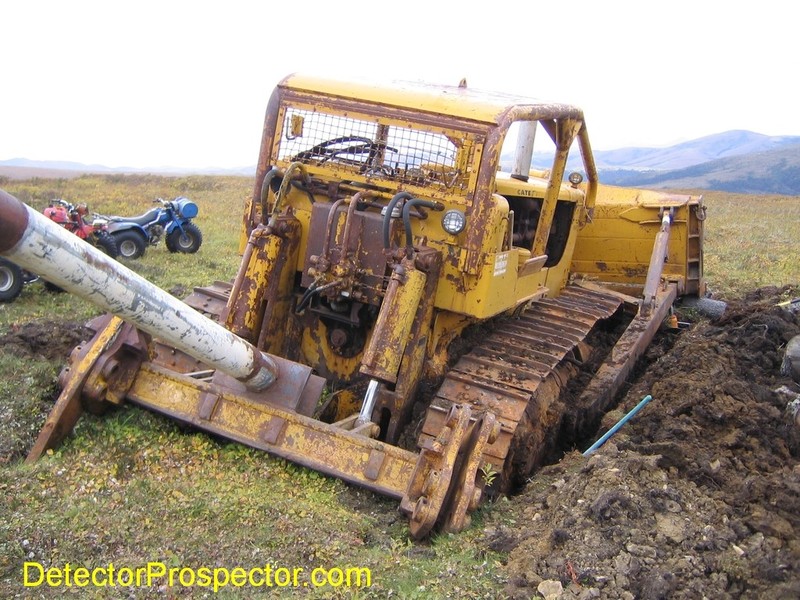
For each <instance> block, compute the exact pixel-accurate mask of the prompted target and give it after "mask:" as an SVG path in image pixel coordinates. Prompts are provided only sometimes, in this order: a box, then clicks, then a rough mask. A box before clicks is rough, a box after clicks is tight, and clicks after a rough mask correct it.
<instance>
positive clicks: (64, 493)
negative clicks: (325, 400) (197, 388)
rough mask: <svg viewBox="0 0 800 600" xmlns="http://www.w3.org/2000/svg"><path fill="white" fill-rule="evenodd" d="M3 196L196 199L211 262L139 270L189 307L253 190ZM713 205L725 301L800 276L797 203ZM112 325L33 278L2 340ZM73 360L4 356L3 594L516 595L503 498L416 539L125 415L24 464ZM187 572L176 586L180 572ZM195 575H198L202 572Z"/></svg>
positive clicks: (712, 258)
mask: <svg viewBox="0 0 800 600" xmlns="http://www.w3.org/2000/svg"><path fill="white" fill-rule="evenodd" d="M2 187H3V188H4V189H5V190H6V191H8V192H9V193H11V194H13V195H15V196H17V197H18V198H20V199H21V200H23V201H25V202H27V203H28V204H30V205H31V206H33V207H34V208H36V209H41V208H43V207H44V206H45V205H46V204H47V202H48V200H50V199H52V198H58V197H63V198H65V199H68V200H71V201H73V202H78V201H83V202H87V203H88V204H89V206H90V209H91V210H94V211H98V212H101V213H122V214H132V213H133V212H144V211H145V210H147V209H148V208H150V207H151V202H152V200H153V199H154V198H155V197H164V198H171V197H174V196H177V195H186V196H189V197H190V198H192V199H193V200H195V201H196V202H197V203H198V204H199V206H200V215H199V218H198V219H197V220H196V222H197V224H198V225H199V227H200V228H201V229H202V231H203V233H204V243H203V247H202V249H201V250H200V252H199V253H198V254H196V255H192V256H184V255H173V254H170V253H168V252H167V250H166V248H165V247H164V246H163V245H162V246H160V247H155V248H150V249H148V251H147V254H146V255H145V257H144V258H143V259H141V260H139V261H132V262H130V263H126V264H127V266H129V267H131V268H133V269H134V270H136V271H137V272H139V273H140V274H141V275H143V276H144V277H146V278H148V279H150V280H152V281H153V282H154V283H156V284H157V285H159V286H160V287H162V288H164V289H166V290H168V291H170V292H171V293H173V294H175V295H176V296H183V295H185V294H186V293H188V291H190V290H191V288H192V287H193V286H195V285H202V284H207V283H209V282H211V281H213V280H215V279H220V280H228V279H231V278H232V277H233V275H234V274H235V271H236V268H237V266H238V262H239V257H238V254H237V246H238V232H239V224H240V221H241V213H242V206H243V203H244V201H245V199H246V198H247V196H248V195H249V194H250V192H251V188H252V181H251V180H250V179H247V178H223V177H188V178H161V177H150V176H105V177H99V176H87V177H80V178H76V179H70V180H28V181H10V182H6V183H4V184H3V185H2ZM706 199H707V205H708V221H707V223H706V225H707V237H706V274H707V277H708V280H709V286H710V288H711V289H712V290H714V291H715V293H717V294H718V295H719V296H720V297H723V298H733V297H736V296H738V295H740V294H741V293H742V292H744V291H746V290H748V289H752V288H754V287H759V286H765V285H776V286H783V285H787V284H790V285H794V286H796V285H797V284H798V283H799V282H800V256H798V247H799V245H798V243H797V241H796V240H797V239H798V236H800V198H797V197H777V196H770V197H756V196H737V195H732V194H721V193H708V194H706ZM794 292H795V293H797V289H796V287H795V290H794ZM97 313H98V311H97V310H96V309H95V308H94V307H92V306H91V305H89V304H87V303H86V302H84V301H82V300H80V299H78V298H75V297H72V296H70V295H68V294H51V293H48V292H45V291H44V289H43V287H42V285H41V284H40V283H34V284H31V285H29V286H27V288H26V289H25V290H24V291H23V294H22V295H21V297H20V298H19V299H18V300H17V301H16V302H15V303H13V304H10V305H0V335H5V334H8V333H12V332H18V331H23V330H24V328H25V327H26V325H27V324H29V323H32V322H48V323H50V325H49V326H50V327H51V328H53V329H57V328H58V327H59V326H60V325H59V324H60V323H63V322H65V321H70V322H74V321H79V322H82V321H84V320H86V319H87V318H88V317H90V316H93V315H95V314H97ZM62 363H63V357H61V358H53V359H52V360H47V359H44V358H33V357H31V356H18V355H16V354H15V353H14V352H13V351H10V350H7V349H6V348H4V347H0V497H1V498H2V499H3V500H2V502H0V597H4V598H11V597H20V598H24V597H40V596H41V597H61V596H63V595H64V590H63V589H59V588H55V587H53V588H51V587H48V586H47V585H46V584H44V585H41V586H39V587H36V588H25V587H23V564H24V563H25V562H26V561H27V562H29V563H41V564H43V565H44V566H45V567H48V566H61V567H63V566H64V565H65V564H66V563H70V564H71V565H72V566H73V568H75V567H78V566H84V567H87V568H89V569H93V568H97V567H101V568H106V567H108V565H109V564H113V565H115V566H116V568H117V569H122V568H125V567H127V568H136V567H139V566H145V565H148V563H150V564H152V565H154V566H153V572H154V573H157V572H158V570H159V569H160V565H162V564H163V566H164V568H165V569H170V568H176V569H177V568H183V567H187V568H190V569H194V571H193V572H192V573H193V574H195V575H198V576H199V573H200V570H201V569H202V568H208V569H214V568H227V569H234V568H235V567H243V568H245V569H248V570H249V569H251V568H255V567H260V568H262V569H263V567H264V566H265V565H270V566H271V567H272V569H273V572H274V573H275V574H276V575H277V574H278V571H277V569H278V568H283V569H288V570H289V571H286V573H289V572H291V571H293V570H295V569H302V572H297V573H298V574H299V579H298V586H297V587H292V588H291V589H293V590H294V591H296V592H297V593H298V594H302V595H303V596H306V597H313V598H339V597H341V598H345V597H347V598H349V597H356V598H373V597H374V598H385V597H389V596H390V595H391V597H397V598H495V597H497V595H498V593H499V590H501V589H502V586H503V582H504V580H505V575H504V571H503V565H502V562H503V554H502V552H500V551H495V550H492V549H490V547H489V546H488V544H487V541H486V540H487V534H486V531H491V530H492V529H494V528H497V527H499V526H501V525H502V526H506V527H512V528H513V527H514V523H513V522H512V521H511V518H510V517H509V516H508V513H507V512H505V511H504V510H503V504H504V502H505V501H500V502H498V503H496V504H490V505H486V506H484V507H483V508H481V509H480V510H479V511H478V512H477V513H476V515H475V517H474V519H473V525H472V527H471V528H469V529H468V530H467V531H465V532H462V533H461V534H458V535H438V536H435V537H434V538H433V539H431V540H430V541H429V542H426V543H422V544H412V543H411V542H410V541H409V538H408V530H407V525H406V522H405V519H404V518H403V517H402V516H401V515H399V514H398V512H397V504H396V502H394V501H392V500H387V499H385V498H382V497H380V496H376V495H374V494H371V493H369V492H366V491H363V490H359V489H356V488H353V487H350V486H348V485H345V484H344V483H342V482H341V481H338V480H334V479H330V478H327V477H324V476H321V475H319V474H317V473H315V472H313V471H309V470H307V469H304V468H302V467H297V466H295V465H292V464H290V463H287V462H285V461H283V460H280V459H276V458H273V457H270V456H269V455H266V454H264V453H262V452H258V451H255V450H250V449H248V448H245V447H242V446H240V445H237V444H233V443H228V442H225V441H223V440H219V439H216V438H212V437H209V436H207V435H204V434H201V433H191V432H186V431H184V430H182V429H180V428H179V427H178V426H176V425H175V424H174V423H173V422H171V421H169V420H167V419H164V418H161V417H159V416H157V415H153V414H150V413H147V412H145V411H142V410H139V409H137V408H133V407H128V406H126V407H123V408H122V409H120V410H117V411H114V412H113V413H112V414H110V415H107V416H105V417H103V418H97V417H91V416H84V417H83V418H82V419H81V421H80V422H79V424H78V426H77V428H76V430H75V432H74V435H73V436H71V437H70V438H69V439H68V440H67V441H66V443H65V444H63V445H62V446H61V447H60V448H59V449H58V450H56V451H55V452H52V453H49V454H48V455H47V456H46V457H45V458H44V459H43V460H41V461H39V462H38V463H36V464H34V465H23V464H22V462H21V460H20V459H21V457H22V456H24V453H25V452H26V450H27V449H28V448H29V447H30V444H31V443H32V440H33V438H34V436H35V434H36V432H37V431H38V429H39V428H40V427H41V424H42V423H43V421H44V418H45V417H46V412H47V410H48V408H49V406H50V405H51V404H52V400H53V399H54V397H55V394H56V393H57V389H56V385H55V378H56V376H57V374H58V372H59V370H60V368H61V367H62ZM31 568H32V569H33V567H31ZM315 568H323V569H326V570H328V571H329V574H332V575H333V576H334V580H333V583H337V582H338V581H339V580H338V579H336V577H337V576H338V575H339V574H347V573H349V574H351V575H352V576H353V577H355V575H356V574H360V575H362V577H365V574H366V571H359V572H357V571H348V569H353V568H358V569H369V573H370V584H371V585H370V587H365V586H362V587H360V588H352V587H351V588H347V587H346V586H344V585H339V586H334V585H327V586H324V587H320V588H315V587H314V586H313V585H311V579H310V575H311V573H312V570H313V569H315ZM337 569H338V570H339V571H337ZM31 573H32V575H36V573H37V572H36V571H35V570H34V571H31ZM174 573H175V578H176V581H178V580H177V578H178V576H179V575H180V573H181V572H180V571H177V570H176V571H175V572H174ZM280 573H281V576H283V574H284V571H281V572H280ZM182 576H183V577H184V580H188V578H189V576H190V572H189V571H188V570H186V571H184V572H183V575H182ZM283 581H284V580H283V579H280V580H278V579H276V580H273V583H274V584H275V585H274V586H273V587H271V588H270V587H266V586H265V587H259V588H252V587H249V586H248V587H245V588H244V589H243V590H242V589H239V588H236V587H235V586H234V585H233V584H232V583H231V584H229V585H228V586H226V587H224V588H222V589H220V590H219V591H218V593H216V594H215V593H214V591H213V589H212V588H210V587H207V586H205V587H199V586H198V585H195V587H193V588H183V587H181V586H180V585H176V586H173V587H166V586H165V584H166V579H165V578H161V579H159V580H158V581H157V583H156V585H154V586H152V587H143V588H125V587H116V588H112V587H109V586H105V587H99V588H77V587H73V588H72V591H74V592H76V593H77V594H78V595H79V597H84V596H88V597H100V598H105V597H108V598H119V597H131V596H133V597H164V596H167V597H193V598H196V597H211V596H216V597H220V598H238V597H251V596H252V595H253V594H254V593H255V594H257V595H263V596H275V597H277V596H280V595H285V592H286V590H287V589H289V588H286V587H283V588H281V587H278V583H280V582H283ZM354 581H355V580H354ZM365 581H366V580H365V579H362V584H363V583H365ZM198 582H199V579H198V580H197V581H196V584H197V583H198ZM292 583H293V582H292ZM304 584H305V585H304ZM159 586H161V587H159Z"/></svg>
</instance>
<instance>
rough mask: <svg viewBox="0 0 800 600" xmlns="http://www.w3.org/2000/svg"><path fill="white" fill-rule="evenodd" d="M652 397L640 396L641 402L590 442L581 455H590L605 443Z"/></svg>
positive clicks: (648, 395)
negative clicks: (593, 441)
mask: <svg viewBox="0 0 800 600" xmlns="http://www.w3.org/2000/svg"><path fill="white" fill-rule="evenodd" d="M652 399H653V397H652V396H651V395H650V394H647V396H645V397H644V398H642V400H641V402H639V404H637V405H636V406H634V407H633V409H632V410H631V412H629V413H628V414H627V415H625V416H624V417H622V418H621V419H620V420H619V421H617V423H616V425H614V426H613V427H612V428H611V429H609V430H608V431H607V432H606V434H605V435H604V436H603V437H601V438H600V439H599V440H597V441H596V442H595V443H594V444H592V445H591V446H590V447H589V449H588V450H586V452H584V453H583V455H584V456H590V455H592V454H594V451H595V450H597V449H598V448H599V447H600V446H602V445H603V444H605V443H606V442H607V441H608V438H610V437H611V436H612V435H614V434H615V433H617V431H619V429H620V427H622V426H623V425H625V423H627V422H628V421H629V420H630V419H631V418H632V417H633V416H634V415H635V414H636V413H638V412H639V411H640V410H642V409H643V408H644V407H645V405H646V404H647V403H648V402H650V400H652Z"/></svg>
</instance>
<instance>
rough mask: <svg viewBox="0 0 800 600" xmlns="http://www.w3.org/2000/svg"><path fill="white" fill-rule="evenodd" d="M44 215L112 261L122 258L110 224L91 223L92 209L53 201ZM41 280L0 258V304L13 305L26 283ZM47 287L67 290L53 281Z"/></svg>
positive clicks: (47, 282)
mask: <svg viewBox="0 0 800 600" xmlns="http://www.w3.org/2000/svg"><path fill="white" fill-rule="evenodd" d="M42 212H43V213H44V215H45V216H46V217H47V218H49V219H52V220H53V221H55V222H56V223H58V224H59V225H61V226H62V227H64V228H65V229H67V230H68V231H71V232H72V233H74V234H75V235H77V236H78V237H79V238H81V239H82V240H85V241H87V242H89V243H90V244H92V245H93V246H94V247H96V248H98V249H99V250H101V251H102V252H105V253H106V254H108V256H110V257H111V258H117V256H118V255H119V252H118V251H117V244H116V242H115V241H114V238H112V237H111V236H110V235H109V233H108V221H106V220H105V219H97V218H96V219H94V221H92V222H91V223H88V222H87V221H86V215H87V213H88V212H89V209H88V207H87V206H86V205H85V204H78V205H77V206H73V205H72V204H70V203H69V202H67V201H65V200H60V199H59V200H53V201H52V202H50V206H48V207H47V208H45V209H44V210H43V211H42ZM38 279H39V278H38V277H37V276H36V275H34V274H33V273H30V272H29V271H26V270H25V269H22V268H20V267H19V266H17V265H15V264H14V263H12V262H11V261H10V260H7V259H5V258H0V302H13V301H14V300H16V298H17V296H19V295H20V293H21V292H22V287H23V286H24V285H25V284H26V283H32V282H34V281H36V280H38ZM44 285H45V287H46V288H47V289H48V290H50V291H51V292H61V291H63V290H62V289H61V288H60V287H58V286H57V285H54V284H52V283H50V282H49V281H45V282H44Z"/></svg>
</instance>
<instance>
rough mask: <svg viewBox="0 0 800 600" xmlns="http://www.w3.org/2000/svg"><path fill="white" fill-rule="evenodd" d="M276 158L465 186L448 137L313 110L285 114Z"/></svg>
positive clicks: (455, 149)
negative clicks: (329, 164)
mask: <svg viewBox="0 0 800 600" xmlns="http://www.w3.org/2000/svg"><path fill="white" fill-rule="evenodd" d="M278 158H279V159H280V160H292V161H295V160H296V161H300V162H302V163H304V164H310V165H324V164H328V163H333V164H335V165H336V166H337V168H339V167H342V166H345V167H349V168H351V169H352V170H353V171H355V172H357V173H360V174H363V175H367V176H370V177H381V178H385V179H392V180H396V181H400V182H403V183H416V184H426V185H427V184H431V183H438V184H442V185H444V186H445V187H447V188H453V187H456V188H460V187H464V186H465V185H466V177H464V174H463V173H462V172H461V171H460V170H459V169H458V167H457V163H458V147H457V146H456V144H455V143H454V142H453V141H452V140H451V139H450V138H448V137H447V136H446V135H444V134H441V133H434V132H430V131H424V130H421V129H414V128H413V127H400V126H396V125H382V124H379V123H377V122H375V121H367V120H363V119H354V118H352V117H344V116H339V115H330V114H325V113H322V112H318V111H312V110H305V109H298V108H288V109H287V110H286V114H285V117H284V123H283V133H282V135H281V140H280V143H279V148H278Z"/></svg>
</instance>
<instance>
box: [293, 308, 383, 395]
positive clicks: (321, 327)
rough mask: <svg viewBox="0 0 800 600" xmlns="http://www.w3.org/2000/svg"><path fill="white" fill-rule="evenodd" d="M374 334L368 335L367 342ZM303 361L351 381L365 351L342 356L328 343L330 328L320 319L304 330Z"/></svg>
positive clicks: (356, 372) (302, 342)
mask: <svg viewBox="0 0 800 600" xmlns="http://www.w3.org/2000/svg"><path fill="white" fill-rule="evenodd" d="M371 336H372V331H370V332H369V334H368V337H367V342H366V343H367V344H369V341H370V339H371ZM301 354H302V357H303V360H302V362H304V363H305V364H308V365H314V366H315V367H320V368H321V370H322V371H323V372H328V373H330V374H331V375H332V376H334V377H336V378H337V379H341V380H343V381H349V380H350V379H352V378H353V377H354V376H355V375H356V374H358V368H359V367H360V366H361V357H362V356H363V354H364V353H363V352H359V353H358V354H356V355H355V356H349V357H345V356H341V355H340V354H337V353H336V352H334V351H333V349H332V348H331V346H330V344H329V343H328V328H327V327H326V325H325V323H323V322H322V321H320V320H318V321H316V322H315V323H314V325H313V326H311V327H307V328H305V329H304V330H303V334H302V341H301Z"/></svg>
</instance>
